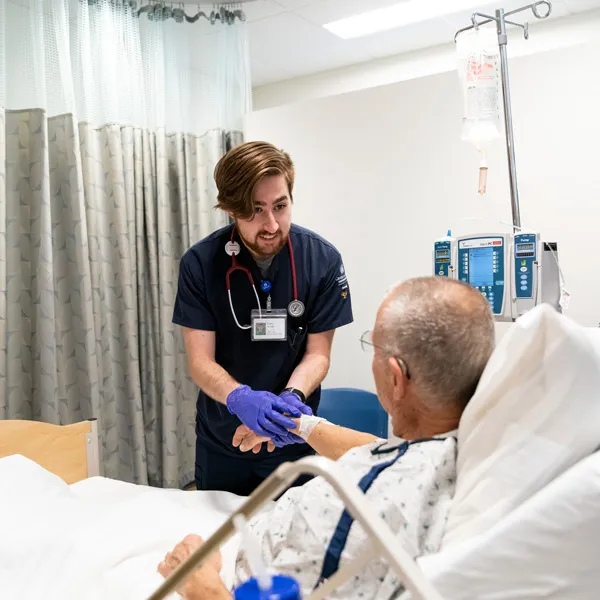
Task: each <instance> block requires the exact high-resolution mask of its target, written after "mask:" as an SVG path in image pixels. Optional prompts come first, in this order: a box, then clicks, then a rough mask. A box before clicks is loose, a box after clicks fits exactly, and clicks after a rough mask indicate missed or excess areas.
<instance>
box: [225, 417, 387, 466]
mask: <svg viewBox="0 0 600 600" xmlns="http://www.w3.org/2000/svg"><path fill="white" fill-rule="evenodd" d="M292 420H293V421H294V422H295V423H296V429H293V430H292V432H293V433H298V424H299V422H300V419H292ZM377 439H378V438H377V437H375V436H374V435H371V434H370V433H363V432H362V431H356V430H354V429H348V428H347V427H339V426H338V425H332V424H331V423H327V422H324V421H321V422H320V423H319V424H318V425H317V426H316V427H315V428H314V429H313V430H312V432H311V433H310V435H309V436H308V439H307V442H308V444H309V445H310V446H311V447H312V448H313V449H314V450H315V451H316V452H317V453H318V454H320V455H321V456H325V457H326V458H330V459H331V460H337V459H338V458H340V457H341V456H343V455H344V454H346V452H348V450H351V449H352V448H356V447H357V446H366V445H367V444H370V443H371V442H374V441H376V440H377ZM264 442H269V438H264V437H260V436H259V435H256V434H255V433H254V432H253V431H252V430H250V429H248V427H246V426H245V425H240V426H239V427H238V428H237V430H236V432H235V434H234V436H233V442H232V443H233V445H234V447H236V448H237V447H239V449H240V450H241V451H242V452H249V451H250V450H252V452H254V453H256V452H258V451H259V450H260V447H261V445H262V444H263V443H264ZM269 451H270V452H272V445H270V446H269Z"/></svg>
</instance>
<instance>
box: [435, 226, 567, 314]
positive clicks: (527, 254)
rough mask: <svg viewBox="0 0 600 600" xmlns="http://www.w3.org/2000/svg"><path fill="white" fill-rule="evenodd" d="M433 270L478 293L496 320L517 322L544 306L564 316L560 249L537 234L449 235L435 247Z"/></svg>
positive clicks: (436, 243)
mask: <svg viewBox="0 0 600 600" xmlns="http://www.w3.org/2000/svg"><path fill="white" fill-rule="evenodd" d="M433 269H434V271H433V272H434V274H435V275H438V276H440V277H452V278H453V279H458V280H459V281H464V282H466V283H468V284H470V285H472V286H473V287H474V288H476V289H478V290H479V291H480V292H481V293H482V294H483V296H485V297H486V298H487V300H488V302H489V303H490V306H491V308H492V312H493V314H494V317H495V318H496V320H497V321H514V320H515V319H517V318H518V317H520V316H521V315H522V314H523V313H525V312H527V311H528V310H530V309H532V308H533V307H535V306H537V305H538V304H542V303H546V304H550V305H551V306H553V307H554V308H555V309H556V310H557V311H558V312H561V307H560V296H561V291H560V271H559V267H558V250H557V245H556V243H552V242H543V241H542V240H541V238H540V235H539V234H538V233H524V232H521V233H518V234H510V233H489V234H480V233H478V234H472V235H465V236H460V237H456V238H453V237H452V236H450V235H448V236H446V237H444V238H441V239H439V240H437V241H436V242H435V243H434V250H433Z"/></svg>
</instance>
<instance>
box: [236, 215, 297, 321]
mask: <svg viewBox="0 0 600 600" xmlns="http://www.w3.org/2000/svg"><path fill="white" fill-rule="evenodd" d="M234 236H235V227H234V228H233V230H232V232H231V240H230V241H229V242H227V243H226V244H225V252H226V253H227V254H228V255H229V256H231V266H230V267H229V269H227V273H226V274H225V285H226V287H227V295H228V297H229V307H230V309H231V314H232V315H233V319H234V321H235V324H236V325H237V326H238V327H239V328H240V329H250V328H251V327H252V325H240V322H239V321H238V319H237V316H236V314H235V309H234V308H233V301H232V299H231V274H232V273H234V272H235V271H243V272H244V273H245V274H246V277H247V278H248V281H249V282H250V285H251V286H252V290H253V291H254V295H255V296H256V303H257V305H258V313H259V315H260V316H262V309H261V306H260V299H259V297H258V292H257V291H256V286H255V285H254V278H253V277H252V273H250V270H249V269H248V268H246V267H244V266H243V265H240V264H239V263H238V261H237V258H236V257H237V255H238V254H239V253H240V250H241V248H240V245H239V244H238V242H236V241H234V239H233V238H234ZM287 245H288V249H289V253H290V270H291V272H292V293H293V295H294V299H293V300H292V301H291V302H290V303H289V304H288V313H289V314H290V316H292V317H301V316H302V315H303V314H304V304H303V303H302V302H301V301H300V300H299V299H298V283H297V280H296V261H295V260H294V250H293V248H292V240H291V238H290V236H289V235H288V238H287ZM267 291H268V290H267ZM269 309H270V307H269V306H267V311H268V310H269Z"/></svg>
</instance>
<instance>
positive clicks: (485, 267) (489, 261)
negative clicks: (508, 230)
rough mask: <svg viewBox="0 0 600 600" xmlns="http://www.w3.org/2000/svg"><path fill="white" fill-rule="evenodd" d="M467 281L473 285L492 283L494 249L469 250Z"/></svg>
mask: <svg viewBox="0 0 600 600" xmlns="http://www.w3.org/2000/svg"><path fill="white" fill-rule="evenodd" d="M469 283H470V284H471V285H472V286H474V287H483V286H493V285H494V249H493V248H471V249H470V250H469Z"/></svg>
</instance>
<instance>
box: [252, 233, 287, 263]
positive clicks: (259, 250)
mask: <svg viewBox="0 0 600 600" xmlns="http://www.w3.org/2000/svg"><path fill="white" fill-rule="evenodd" d="M263 233H267V232H266V231H261V232H260V233H259V234H257V235H256V237H255V238H254V242H250V241H249V240H247V239H246V238H244V237H242V234H241V233H240V237H241V238H242V242H244V246H246V248H248V250H250V253H251V254H252V256H253V257H254V258H258V259H259V260H265V259H268V258H271V257H272V256H275V255H277V254H279V252H280V251H281V249H282V248H283V247H284V246H285V245H286V243H287V239H288V236H287V235H285V236H284V235H283V234H282V233H281V231H278V232H277V237H276V238H275V239H274V240H273V242H271V243H265V242H264V241H263V242H262V243H261V240H260V236H261V235H262V234H263Z"/></svg>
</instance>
